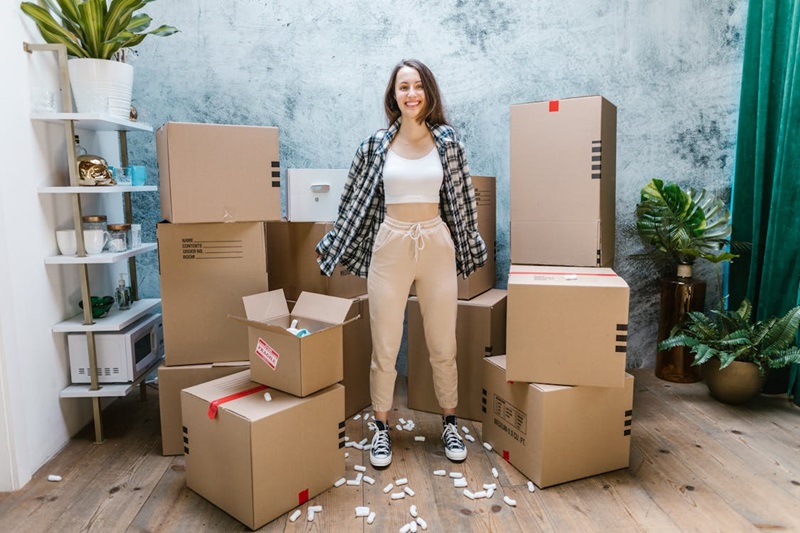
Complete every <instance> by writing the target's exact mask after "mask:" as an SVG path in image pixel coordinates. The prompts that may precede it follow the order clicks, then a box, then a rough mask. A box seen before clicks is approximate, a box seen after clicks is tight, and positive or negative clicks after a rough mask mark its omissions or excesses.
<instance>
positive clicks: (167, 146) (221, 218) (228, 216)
mask: <svg viewBox="0 0 800 533" xmlns="http://www.w3.org/2000/svg"><path fill="white" fill-rule="evenodd" d="M156 148H157V151H158V172H159V192H160V197H161V215H162V217H163V218H165V219H166V220H169V221H170V222H173V223H202V222H257V221H266V220H280V219H281V172H280V170H281V169H280V156H279V147H278V128H273V127H266V126H238V125H227V124H198V123H184V122H167V123H166V124H164V125H163V126H161V127H160V128H159V129H158V131H156Z"/></svg>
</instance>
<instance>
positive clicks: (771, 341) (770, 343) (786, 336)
mask: <svg viewBox="0 0 800 533" xmlns="http://www.w3.org/2000/svg"><path fill="white" fill-rule="evenodd" d="M798 326H800V306H798V307H795V308H794V309H790V310H789V312H788V313H786V314H785V315H783V316H782V317H781V318H780V319H779V320H777V321H775V322H774V323H773V324H772V326H771V327H770V328H769V330H768V331H767V335H766V336H765V338H764V348H763V352H764V353H765V354H770V353H772V352H774V351H778V350H783V349H785V348H787V347H788V346H790V345H791V344H793V343H794V335H795V333H796V332H797V328H798Z"/></svg>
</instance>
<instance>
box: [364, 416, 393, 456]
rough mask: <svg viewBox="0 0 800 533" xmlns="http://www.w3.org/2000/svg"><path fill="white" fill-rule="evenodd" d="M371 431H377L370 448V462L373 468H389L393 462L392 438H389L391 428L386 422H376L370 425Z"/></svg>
mask: <svg viewBox="0 0 800 533" xmlns="http://www.w3.org/2000/svg"><path fill="white" fill-rule="evenodd" d="M369 429H371V430H373V431H375V433H374V434H373V435H372V446H370V448H369V462H370V463H371V464H372V466H378V467H380V466H389V465H390V464H391V462H392V438H391V437H390V436H389V426H388V425H387V424H386V422H383V421H381V420H375V422H374V423H372V422H370V423H369Z"/></svg>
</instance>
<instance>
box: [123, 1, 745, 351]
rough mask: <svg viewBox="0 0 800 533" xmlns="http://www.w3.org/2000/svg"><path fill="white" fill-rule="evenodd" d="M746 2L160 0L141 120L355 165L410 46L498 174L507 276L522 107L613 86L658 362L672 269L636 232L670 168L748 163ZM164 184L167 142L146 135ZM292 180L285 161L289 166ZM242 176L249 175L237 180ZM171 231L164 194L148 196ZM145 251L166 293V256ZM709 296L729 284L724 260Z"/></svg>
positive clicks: (640, 334)
mask: <svg viewBox="0 0 800 533" xmlns="http://www.w3.org/2000/svg"><path fill="white" fill-rule="evenodd" d="M746 6H747V3H746V1H745V0H720V1H716V2H708V1H705V0H684V1H681V2H677V1H669V2H664V1H663V0H637V1H633V0H628V1H623V0H581V1H577V0H513V1H506V2H502V1H497V0H456V1H449V2H424V1H422V0H408V1H405V2H395V1H382V2H374V1H370V2H368V1H365V0H351V1H346V2H337V1H334V0H308V1H306V2H290V1H271V2H267V1H256V0H227V1H225V2H207V1H197V0H192V1H182V2H168V1H162V2H155V3H153V4H150V5H149V6H148V9H147V11H148V12H149V13H150V14H151V15H152V16H153V18H154V20H155V22H156V23H157V24H161V23H168V24H172V25H175V26H177V27H179V28H180V29H181V33H179V34H177V35H174V36H171V37H167V38H158V37H150V38H148V39H147V40H146V41H145V42H144V43H143V44H142V45H141V46H140V47H139V48H138V57H134V58H133V59H132V60H131V61H130V62H131V63H132V64H134V66H135V67H136V80H135V86H134V104H135V105H136V106H137V108H138V110H139V112H140V115H141V119H142V120H143V121H145V122H149V123H151V124H154V125H156V126H159V125H161V124H163V123H164V122H166V121H169V120H174V121H186V122H209V123H224V124H253V125H265V126H277V127H278V128H280V136H281V165H282V168H283V169H286V168H290V167H315V168H343V167H347V166H348V165H349V163H350V160H351V158H352V156H353V153H354V151H355V148H356V146H357V144H358V142H359V141H360V140H361V139H362V138H363V137H365V136H366V135H368V134H370V133H371V132H372V131H374V130H375V129H376V128H378V127H380V126H382V125H384V121H385V119H384V117H383V113H382V104H381V98H382V93H383V90H384V87H385V84H386V82H387V79H388V75H389V71H390V69H391V68H392V66H393V65H394V64H395V63H397V61H399V60H400V59H401V58H407V57H415V58H418V59H421V60H422V61H424V62H425V63H427V64H428V65H429V66H430V67H431V69H432V70H433V72H434V74H435V75H436V77H437V80H438V81H439V84H440V86H441V89H442V91H443V93H444V96H445V103H446V105H447V110H448V113H449V116H450V119H451V121H452V122H453V124H454V126H456V128H457V129H458V130H459V132H460V134H461V136H462V138H463V140H464V141H465V143H466V146H467V152H468V157H469V161H470V166H471V168H472V171H473V173H474V174H487V175H494V176H497V179H498V208H497V209H498V213H497V215H498V218H497V219H498V227H497V238H498V286H499V287H505V284H506V273H507V269H508V261H509V259H508V258H509V254H508V219H509V187H508V184H509V160H508V153H509V125H508V121H509V106H510V105H511V104H515V103H522V102H531V101H540V100H550V99H558V98H566V97H571V96H584V95H594V94H600V95H603V96H605V97H606V98H607V99H609V100H610V101H611V102H613V103H614V104H615V105H616V106H617V107H618V133H617V135H618V137H617V142H618V144H617V160H618V166H617V229H618V235H617V256H616V270H617V271H618V272H619V274H620V275H621V276H622V277H623V278H625V280H626V281H627V282H628V283H629V284H630V286H631V319H630V339H629V348H628V358H629V361H628V362H629V365H630V366H634V367H638V366H653V364H654V359H655V347H654V343H655V336H656V329H657V326H656V322H657V318H658V309H657V308H658V273H657V272H655V271H654V270H653V269H652V268H650V267H648V266H646V265H644V264H642V263H640V262H636V261H633V260H632V259H631V258H630V255H631V254H634V253H637V252H640V251H641V246H640V244H639V242H638V240H637V239H635V238H634V237H632V236H630V235H626V234H625V233H624V231H623V229H624V228H625V226H628V225H630V224H631V223H632V221H633V217H632V213H633V211H634V208H635V205H636V202H637V200H638V192H639V190H640V189H641V187H642V186H643V185H644V184H645V183H646V182H647V181H649V180H650V179H651V178H653V177H661V178H663V179H665V180H672V181H678V182H680V183H682V184H686V185H693V186H695V187H706V188H709V189H711V190H713V191H714V192H716V193H719V194H722V195H723V196H724V197H726V198H727V196H728V195H729V191H730V181H731V176H732V167H733V153H734V144H735V135H736V120H737V111H738V99H739V87H740V82H741V67H742V65H741V63H742V55H743V49H744V22H745V13H746ZM129 139H130V147H131V154H132V161H133V162H134V163H144V164H147V165H148V171H149V175H150V178H149V179H150V181H151V183H156V179H157V177H156V176H157V164H156V154H155V142H154V139H152V138H149V137H148V136H142V135H132V136H130V137H129ZM284 177H285V176H284ZM231 186H236V184H235V181H234V180H232V182H231ZM134 196H135V204H134V208H135V209H136V210H137V213H138V215H137V217H138V218H140V219H142V218H143V224H144V232H145V233H144V236H145V238H146V239H147V240H148V241H151V240H153V239H154V238H155V224H156V222H158V220H159V208H158V194H157V193H153V194H151V193H146V194H142V195H134ZM147 255H148V257H147V258H145V259H144V260H142V259H140V263H139V269H140V282H141V287H142V293H143V295H144V296H151V297H152V296H157V295H158V294H159V292H160V290H159V285H158V270H157V264H156V258H155V254H147ZM696 272H697V276H696V277H700V278H703V279H707V280H708V281H709V290H710V294H709V295H708V299H709V301H710V302H713V301H714V300H715V299H716V298H717V295H718V291H717V290H716V282H715V281H714V279H715V278H714V272H713V270H712V269H710V268H707V267H703V268H698V269H696Z"/></svg>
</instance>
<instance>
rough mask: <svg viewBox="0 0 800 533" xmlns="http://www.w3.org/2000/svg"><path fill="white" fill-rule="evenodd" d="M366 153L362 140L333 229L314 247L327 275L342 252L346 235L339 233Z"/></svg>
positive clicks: (361, 170)
mask: <svg viewBox="0 0 800 533" xmlns="http://www.w3.org/2000/svg"><path fill="white" fill-rule="evenodd" d="M366 153H367V146H366V141H365V142H362V143H361V144H360V145H359V147H358V149H357V150H356V154H355V156H354V157H353V162H352V163H351V165H350V171H349V172H348V173H347V180H346V181H345V184H344V189H343V190H342V196H341V197H340V199H339V212H338V215H337V218H336V222H335V223H334V225H333V229H332V230H330V231H329V232H328V233H326V234H325V236H323V237H322V239H321V240H320V241H319V242H318V243H317V246H316V248H315V250H316V252H317V254H319V257H318V259H317V263H318V264H319V268H320V270H322V272H323V273H325V274H326V275H328V276H330V275H331V274H332V273H333V269H334V268H335V267H336V264H337V263H338V260H339V258H340V257H341V256H342V253H343V252H344V246H345V239H344V238H345V237H346V235H342V234H341V233H342V231H343V228H344V226H345V224H346V221H347V220H348V219H349V217H350V216H351V213H350V211H351V209H352V204H353V202H354V200H355V196H356V193H357V190H358V187H357V185H356V184H357V183H358V182H359V181H360V178H361V177H362V176H363V174H364V172H365V166H366V164H367V157H366Z"/></svg>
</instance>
